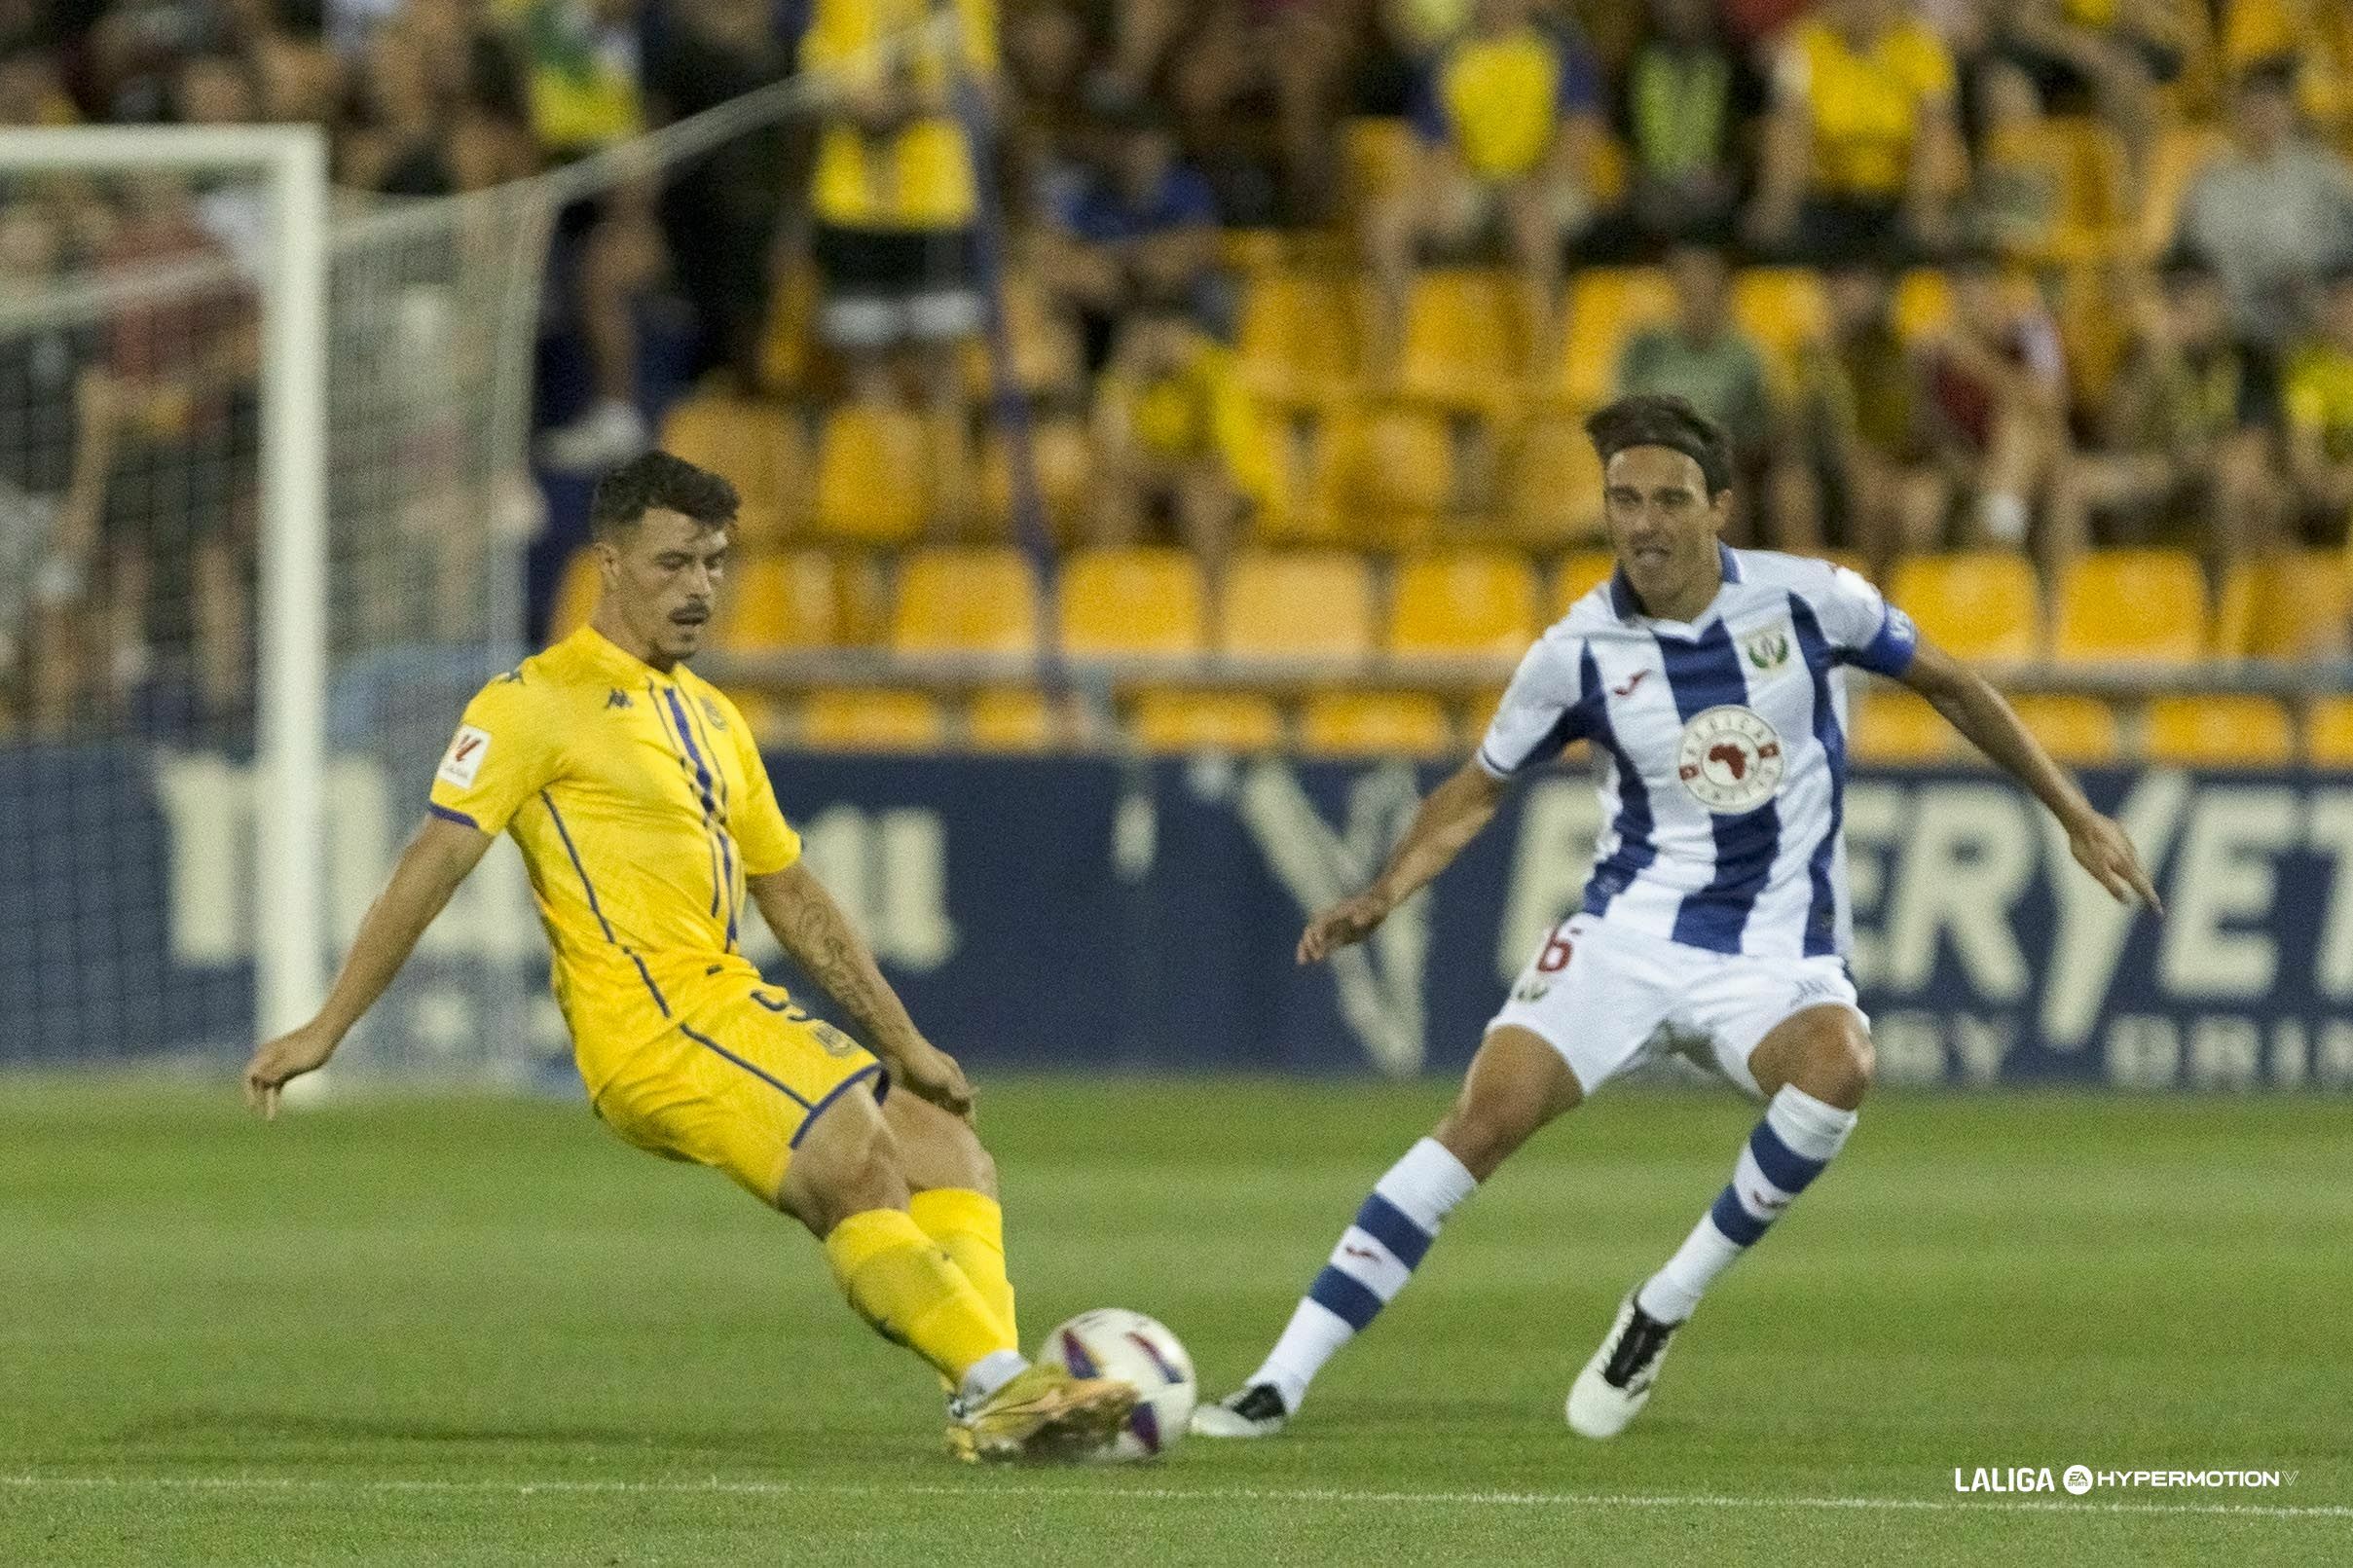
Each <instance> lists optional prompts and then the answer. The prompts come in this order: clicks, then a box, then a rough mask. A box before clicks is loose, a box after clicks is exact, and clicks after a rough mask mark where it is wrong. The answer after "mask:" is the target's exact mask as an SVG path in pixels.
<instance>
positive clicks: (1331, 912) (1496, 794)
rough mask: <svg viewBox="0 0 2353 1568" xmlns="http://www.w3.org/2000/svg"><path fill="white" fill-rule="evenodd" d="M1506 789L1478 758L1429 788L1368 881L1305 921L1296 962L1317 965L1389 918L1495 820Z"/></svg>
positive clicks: (1363, 936)
mask: <svg viewBox="0 0 2353 1568" xmlns="http://www.w3.org/2000/svg"><path fill="white" fill-rule="evenodd" d="M1507 787H1509V786H1508V785H1507V784H1505V783H1504V782H1503V781H1502V780H1500V779H1498V778H1496V777H1494V775H1492V774H1490V773H1489V772H1488V771H1487V770H1486V769H1485V768H1483V767H1481V766H1480V765H1479V764H1478V763H1477V762H1466V763H1464V764H1463V765H1462V767H1461V768H1460V770H1459V771H1457V772H1456V773H1455V774H1454V776H1453V777H1452V778H1451V779H1449V780H1447V782H1446V783H1444V784H1440V785H1439V786H1438V787H1437V788H1435V789H1433V790H1431V791H1430V794H1429V798H1428V799H1427V800H1424V801H1423V802H1422V803H1421V809H1420V810H1418V811H1416V812H1415V814H1414V821H1413V825H1411V826H1410V827H1408V828H1407V829H1406V834H1405V837H1404V839H1403V840H1401V841H1400V842H1399V843H1398V846H1397V849H1396V852H1395V853H1394V854H1392V855H1391V856H1390V857H1389V863H1388V864H1387V865H1386V866H1384V867H1382V868H1381V873H1380V875H1379V876H1378V877H1375V878H1374V879H1373V885H1372V886H1371V887H1370V888H1367V889H1366V890H1365V891H1364V892H1362V893H1358V894H1357V895H1356V896H1355V897H1353V898H1343V899H1342V900H1341V901H1340V902H1339V903H1336V904H1334V905H1333V906H1332V907H1331V908H1329V909H1326V910H1322V911H1320V912H1319V913H1317V915H1316V916H1315V918H1314V919H1313V920H1310V921H1308V922H1307V929H1306V930H1305V932H1303V933H1302V934H1301V936H1300V939H1299V962H1300V963H1302V964H1319V963H1321V962H1322V961H1323V960H1324V959H1326V958H1329V957H1330V956H1331V955H1332V953H1333V952H1334V950H1336V949H1338V948H1342V947H1347V946H1349V945H1351V944H1352V943H1356V942H1361V941H1363V940H1364V939H1365V938H1366V937H1367V936H1369V935H1371V934H1372V933H1373V928H1375V927H1376V926H1379V924H1380V923H1381V922H1382V921H1384V920H1386V919H1388V918H1389V911H1390V910H1392V909H1395V908H1396V907H1397V906H1398V905H1399V904H1401V903H1404V902H1405V901H1406V900H1407V899H1408V898H1411V897H1412V896H1413V895H1414V894H1415V893H1416V892H1418V891H1420V889H1421V888H1422V887H1423V886H1424V885H1426V884H1427V883H1429V882H1431V881H1433V880H1435V879H1436V877H1437V875H1438V873H1439V872H1441V871H1444V870H1445V869H1446V868H1447V867H1448V866H1450V865H1452V864H1453V862H1454V857H1455V856H1457V855H1460V854H1461V853H1462V850H1463V846H1464V845H1466V844H1468V843H1470V841H1471V840H1472V839H1475V838H1477V837H1478V836H1479V830H1480V829H1481V828H1483V827H1485V826H1487V824H1488V823H1489V821H1490V820H1492V819H1493V818H1494V815H1495V808H1496V807H1497V806H1498V805H1500V804H1501V803H1502V800H1503V792H1504V790H1505V789H1506V788H1507Z"/></svg>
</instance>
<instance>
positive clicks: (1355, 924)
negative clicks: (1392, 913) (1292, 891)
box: [1299, 892, 1389, 964]
mask: <svg viewBox="0 0 2353 1568" xmlns="http://www.w3.org/2000/svg"><path fill="white" fill-rule="evenodd" d="M1388 918H1389V901H1388V900H1387V899H1386V898H1383V897H1382V896H1381V895H1380V894H1379V893H1376V892H1366V893H1358V894H1357V895H1356V896H1355V897H1353V898H1343V899H1342V900H1341V901H1340V902H1339V903H1336V904H1334V905H1333V906H1332V907H1331V908H1329V909H1326V910H1323V911H1322V912H1320V913H1319V914H1317V915H1316V917H1315V918H1314V919H1313V920H1310V921H1308V922H1307V929H1306V930H1305V931H1304V932H1302V933H1301V934H1300V938H1299V961H1300V962H1301V963H1302V964H1321V963H1322V962H1323V961H1324V960H1325V959H1327V958H1329V957H1331V956H1332V954H1333V953H1334V952H1335V951H1337V950H1338V949H1340V948H1343V947H1353V946H1354V945H1355V944H1356V943H1358V942H1361V941H1363V940H1364V939H1365V938H1366V937H1368V936H1370V935H1372V934H1373V929H1374V928H1375V927H1376V926H1379V924H1380V923H1381V922H1382V921H1384V920H1386V919H1388Z"/></svg>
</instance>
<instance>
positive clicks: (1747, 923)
mask: <svg viewBox="0 0 2353 1568" xmlns="http://www.w3.org/2000/svg"><path fill="white" fill-rule="evenodd" d="M1719 548H1722V547H1719ZM1723 565H1724V586H1723V588H1722V590H1721V591H1720V592H1719V593H1718V594H1717V595H1716V597H1715V602H1713V603H1711V604H1710V605H1709V606H1708V609H1707V611H1706V612H1705V613H1704V614H1702V615H1701V616H1700V618H1699V619H1698V620H1697V621H1696V622H1694V623H1692V624H1690V625H1685V624H1683V623H1681V622H1677V621H1661V620H1653V619H1651V618H1649V617H1647V616H1645V615H1643V614H1642V613H1641V612H1640V610H1639V609H1638V607H1637V606H1636V601H1635V597H1634V593H1633V590H1632V589H1631V588H1629V587H1628V586H1627V583H1626V581H1625V578H1624V576H1623V575H1622V574H1618V575H1613V576H1612V577H1611V578H1610V580H1609V581H1608V582H1606V583H1603V584H1602V585H1601V586H1600V587H1599V588H1596V589H1595V590H1594V591H1593V592H1592V593H1590V594H1588V595H1586V596H1585V597H1584V598H1583V599H1580V600H1579V601H1577V602H1576V603H1575V604H1573V605H1571V606H1570V607H1569V611H1568V614H1567V615H1566V616H1565V617H1563V619H1562V620H1561V621H1560V622H1559V623H1558V624H1557V625H1555V626H1554V627H1553V628H1552V629H1551V630H1550V631H1548V632H1546V633H1545V634H1544V636H1543V638H1541V639H1539V640H1538V641H1537V643H1536V645H1535V646H1534V647H1532V648H1530V649H1529V650H1528V652H1527V657H1526V658H1525V659H1523V660H1522V661H1521V663H1520V669H1519V673H1518V674H1516V675H1513V676H1512V683H1511V686H1510V688H1509V689H1508V690H1506V691H1505V692H1504V694H1503V706H1502V707H1501V708H1500V709H1498V710H1497V711H1496V713H1495V718H1494V722H1493V723H1492V724H1490V725H1489V727H1488V732H1487V738H1486V740H1485V741H1484V742H1482V743H1481V745H1480V748H1479V764H1480V766H1481V767H1483V768H1485V769H1486V770H1487V771H1488V772H1489V774H1492V775H1493V776H1495V777H1496V778H1499V779H1500V778H1509V777H1511V776H1513V775H1515V774H1519V773H1522V772H1524V771H1526V770H1527V769H1529V768H1532V767H1535V766H1538V765H1540V764H1542V763H1546V762H1549V761H1551V760H1552V759H1553V758H1554V757H1556V756H1558V755H1559V754H1560V752H1561V748H1563V747H1564V746H1567V745H1568V744H1569V743H1570V742H1572V741H1578V740H1588V741H1591V742H1592V743H1593V747H1594V750H1595V753H1596V757H1597V768H1598V778H1599V790H1600V795H1601V815H1602V820H1603V824H1604V825H1603V827H1602V829H1601V837H1600V841H1599V845H1598V846H1597V849H1596V855H1595V861H1594V873H1593V878H1592V880H1591V881H1589V882H1588V883H1587V884H1586V885H1585V911H1586V913H1588V914H1591V915H1596V916H1599V917H1600V918H1602V919H1605V920H1608V921H1611V922H1613V923H1618V924H1622V925H1623V926H1625V927H1626V928H1628V929H1631V930H1642V931H1648V932H1650V933H1651V934H1653V935H1657V936H1665V937H1670V938H1672V939H1673V940H1674V941H1677V942H1682V943H1685V944H1687V945H1689V946H1692V947H1698V948H1705V949H1707V950H1709V951H1710V952H1716V953H1746V954H1751V955H1754V956H1758V957H1767V958H1797V957H1803V956H1809V955H1813V954H1822V953H1838V954H1844V953H1845V952H1846V950H1847V945H1848V941H1849V938H1850V932H1851V923H1850V917H1849V913H1848V907H1847V877H1846V848H1845V844H1844V842H1843V839H1842V836H1841V834H1840V831H1839V827H1840V821H1841V819H1842V812H1843V808H1844V805H1845V795H1846V772H1847V747H1846V729H1847V703H1846V691H1845V687H1844V684H1843V683H1842V682H1841V680H1840V679H1839V677H1838V675H1837V671H1836V667H1837V666H1838V665H1841V664H1855V665H1860V666H1861V667H1862V668H1863V669H1865V670H1873V671H1877V672H1878V673H1879V674H1881V675H1901V674H1902V673H1903V672H1904V670H1905V669H1906V668H1908V667H1909V666H1910V664H1911V662H1912V653H1913V649H1914V647H1915V645H1916V643H1917V642H1918V640H1919V634H1918V633H1917V632H1916V631H1915V630H1914V628H1913V626H1912V621H1911V617H1909V616H1907V615H1905V614H1904V613H1903V611H1901V610H1899V609H1896V608H1894V607H1893V606H1892V605H1890V604H1889V603H1888V602H1886V601H1885V600H1883V599H1882V598H1881V597H1880V595H1879V591H1878V590H1877V589H1875V588H1873V587H1872V586H1871V585H1870V584H1869V583H1867V582H1865V581H1864V580H1863V579H1862V578H1860V577H1858V576H1857V575H1856V574H1855V573H1854V572H1852V571H1849V570H1847V569H1846V568H1845V567H1843V566H1833V565H1829V564H1828V563H1827V562H1822V561H1813V560H1808V559H1806V558H1804V557H1799V556H1785V555H1778V554H1775V553H1772V552H1770V551H1761V550H1733V549H1729V548H1723Z"/></svg>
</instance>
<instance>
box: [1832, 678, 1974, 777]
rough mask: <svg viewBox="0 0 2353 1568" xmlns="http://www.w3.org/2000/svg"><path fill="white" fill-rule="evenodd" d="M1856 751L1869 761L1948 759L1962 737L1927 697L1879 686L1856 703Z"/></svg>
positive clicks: (1954, 751)
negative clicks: (1931, 704) (1932, 705)
mask: <svg viewBox="0 0 2353 1568" xmlns="http://www.w3.org/2000/svg"><path fill="white" fill-rule="evenodd" d="M1853 722H1854V727H1855V754H1856V755H1857V757H1860V758H1863V759H1864V760H1866V761H1870V762H1897V763H1930V762H1949V761H1951V760H1952V759H1953V757H1954V755H1955V754H1956V753H1957V751H1958V750H1959V746H1958V745H1957V743H1958V742H1959V740H1960V737H1959V736H1958V735H1957V734H1956V733H1955V732H1954V730H1953V726H1952V725H1950V724H1948V723H1946V722H1945V721H1944V715H1943V714H1942V713H1939V712H1938V711H1936V710H1935V709H1934V708H1932V707H1931V706H1930V704H1929V700H1928V699H1927V698H1926V697H1923V696H1920V695H1919V694H1918V693H1916V692H1909V691H1903V690H1899V689H1898V688H1896V687H1893V686H1876V687H1873V688H1872V689H1871V690H1869V691H1867V692H1865V693H1863V694H1862V698H1861V700H1860V701H1859V702H1857V704H1856V705H1855V714H1854V720H1853Z"/></svg>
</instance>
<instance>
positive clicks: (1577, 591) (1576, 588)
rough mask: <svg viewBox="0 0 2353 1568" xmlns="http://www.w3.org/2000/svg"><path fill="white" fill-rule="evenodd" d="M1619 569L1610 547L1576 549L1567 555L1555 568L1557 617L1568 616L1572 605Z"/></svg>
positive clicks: (1553, 601) (1554, 581)
mask: <svg viewBox="0 0 2353 1568" xmlns="http://www.w3.org/2000/svg"><path fill="white" fill-rule="evenodd" d="M1617 569H1618V558H1617V557H1616V556H1613V555H1611V554H1610V553H1609V552H1608V551H1606V550H1572V551H1570V552H1569V553H1568V554H1567V555H1564V556H1563V557H1562V558H1561V564H1560V565H1558V566H1555V567H1554V568H1553V591H1552V602H1551V608H1552V612H1553V619H1554V620H1556V621H1557V620H1559V619H1560V618H1561V617H1562V616H1563V615H1566V614H1567V613H1568V609H1569V606H1570V605H1571V604H1574V603H1575V602H1577V601H1578V600H1580V599H1583V598H1584V597H1585V596H1586V595H1587V594H1590V593H1592V592H1593V591H1594V590H1595V589H1597V588H1599V587H1600V586H1601V585H1602V584H1603V583H1605V582H1607V581H1609V574H1610V573H1611V572H1613V571H1615V570H1617Z"/></svg>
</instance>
